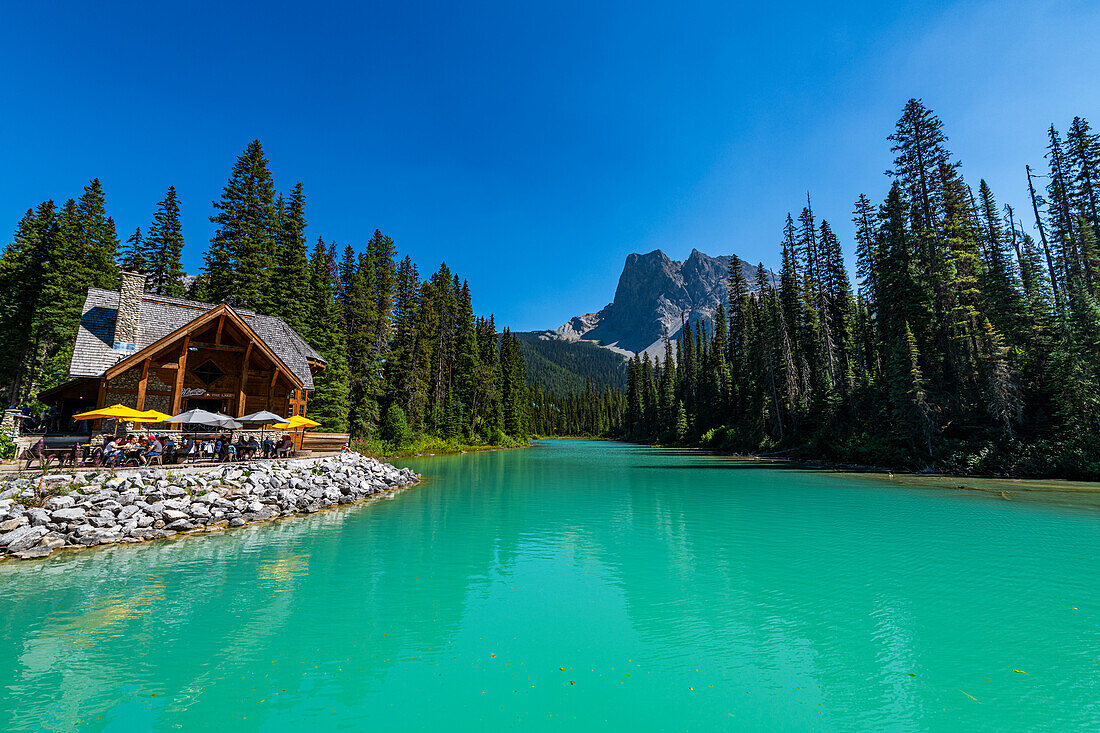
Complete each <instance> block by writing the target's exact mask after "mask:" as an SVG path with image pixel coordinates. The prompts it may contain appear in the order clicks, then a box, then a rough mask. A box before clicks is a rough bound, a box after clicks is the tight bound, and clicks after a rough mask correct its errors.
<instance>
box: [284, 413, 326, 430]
mask: <svg viewBox="0 0 1100 733" xmlns="http://www.w3.org/2000/svg"><path fill="white" fill-rule="evenodd" d="M320 424H321V423H319V422H317V421H316V420H310V419H309V418H308V417H303V416H302V415H295V416H294V417H292V418H290V419H289V420H287V421H286V422H281V423H276V424H275V425H273V426H272V427H275V428H278V429H279V430H295V429H297V428H315V427H317V426H319V425H320Z"/></svg>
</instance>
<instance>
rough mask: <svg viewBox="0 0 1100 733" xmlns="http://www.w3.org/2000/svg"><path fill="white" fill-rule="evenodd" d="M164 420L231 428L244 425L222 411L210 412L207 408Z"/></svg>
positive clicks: (183, 423)
mask: <svg viewBox="0 0 1100 733" xmlns="http://www.w3.org/2000/svg"><path fill="white" fill-rule="evenodd" d="M164 422H174V423H180V424H182V425H205V426H207V427H211V428H227V429H229V430H237V429H238V428H240V427H243V426H242V425H241V424H240V423H239V422H237V421H236V420H234V419H233V418H231V417H230V416H229V415H223V414H221V413H220V412H209V411H207V410H188V411H187V412H181V413H180V414H178V415H173V416H172V417H170V418H168V419H167V420H165V421H164Z"/></svg>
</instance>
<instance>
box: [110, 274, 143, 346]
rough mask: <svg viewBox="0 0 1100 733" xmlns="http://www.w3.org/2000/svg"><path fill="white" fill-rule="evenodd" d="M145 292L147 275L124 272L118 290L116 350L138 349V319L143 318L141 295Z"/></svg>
mask: <svg viewBox="0 0 1100 733" xmlns="http://www.w3.org/2000/svg"><path fill="white" fill-rule="evenodd" d="M144 294H145V275H142V274H141V273H137V272H124V273H122V287H121V288H120V289H119V291H118V315H117V316H116V317H115V343H114V346H113V347H112V348H114V350H115V351H137V337H138V321H139V320H140V318H141V296H142V295H144Z"/></svg>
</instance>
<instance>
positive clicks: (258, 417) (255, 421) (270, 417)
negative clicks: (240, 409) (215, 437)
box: [237, 410, 286, 425]
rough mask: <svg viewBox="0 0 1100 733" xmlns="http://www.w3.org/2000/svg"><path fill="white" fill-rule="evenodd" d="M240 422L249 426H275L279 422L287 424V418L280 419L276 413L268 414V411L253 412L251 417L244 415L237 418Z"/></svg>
mask: <svg viewBox="0 0 1100 733" xmlns="http://www.w3.org/2000/svg"><path fill="white" fill-rule="evenodd" d="M237 421H238V422H243V423H246V424H249V425H274V424H275V423H277V422H286V418H285V417H279V416H278V415H276V414H275V413H274V412H268V411H267V410H260V411H259V412H253V413H252V414H251V415H244V416H243V417H238V418H237Z"/></svg>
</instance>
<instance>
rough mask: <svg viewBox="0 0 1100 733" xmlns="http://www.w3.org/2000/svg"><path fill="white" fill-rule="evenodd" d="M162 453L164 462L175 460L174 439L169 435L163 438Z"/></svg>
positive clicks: (173, 461)
mask: <svg viewBox="0 0 1100 733" xmlns="http://www.w3.org/2000/svg"><path fill="white" fill-rule="evenodd" d="M162 455H163V456H164V462H165V463H175V462H176V457H177V456H176V441H174V440H172V436H171V435H169V436H166V437H165V438H164V452H163V453H162Z"/></svg>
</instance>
